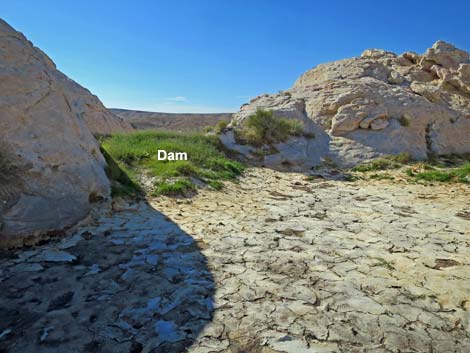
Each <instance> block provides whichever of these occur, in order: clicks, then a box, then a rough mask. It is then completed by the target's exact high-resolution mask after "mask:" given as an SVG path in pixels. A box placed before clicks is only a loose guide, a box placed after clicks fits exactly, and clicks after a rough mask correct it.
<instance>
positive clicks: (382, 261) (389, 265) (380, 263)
mask: <svg viewBox="0 0 470 353" xmlns="http://www.w3.org/2000/svg"><path fill="white" fill-rule="evenodd" d="M373 259H374V260H377V262H376V263H375V264H372V265H371V266H372V267H376V266H380V267H385V268H386V269H387V270H390V271H393V270H395V267H394V266H393V264H392V263H391V262H389V261H387V260H385V259H384V258H381V257H374V258H373Z"/></svg>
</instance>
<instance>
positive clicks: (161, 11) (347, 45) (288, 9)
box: [0, 0, 470, 112]
mask: <svg viewBox="0 0 470 353" xmlns="http://www.w3.org/2000/svg"><path fill="white" fill-rule="evenodd" d="M469 13H470V3H469V2H468V1H446V2H442V1H430V0H429V1H414V2H412V1H387V2H381V1H333V0H330V1H313V0H312V1H307V0H306V1H301V0H291V1H278V0H263V1H262V0H251V1H245V0H243V1H242V0H210V1H209V0H193V1H189V0H187V1H181V0H174V1H170V0H168V1H158V0H154V1H138V0H135V1H108V0H94V1H73V2H72V1H52V0H41V1H39V0H36V1H32V0H30V1H22V0H15V1H2V2H0V16H1V17H2V18H3V19H5V20H6V21H7V22H9V23H10V25H12V26H14V27H15V28H16V29H17V30H19V31H21V32H23V33H24V34H25V35H26V36H27V37H28V38H29V39H30V40H31V41H33V43H34V44H35V45H36V46H38V47H40V48H41V49H43V50H44V51H45V52H46V53H47V54H48V55H49V56H50V57H51V58H52V59H53V60H54V61H55V63H56V64H57V66H58V68H59V69H60V70H61V71H63V72H64V73H66V74H67V75H68V76H69V77H71V78H73V79H74V80H76V81H77V82H79V83H80V84H82V85H83V86H85V87H87V88H88V89H90V90H91V91H92V92H93V93H95V94H97V95H98V96H99V97H100V98H101V100H102V101H103V102H104V104H105V105H106V106H107V107H119V108H129V109H141V110H151V111H167V112H223V111H235V110H237V109H238V108H239V106H240V105H241V104H243V103H244V102H246V101H248V100H249V98H250V97H254V96H257V95H259V94H262V93H275V92H277V91H279V90H283V89H287V88H289V87H290V86H291V85H292V84H293V82H294V81H295V80H296V79H297V77H298V76H299V75H300V74H301V73H302V72H304V71H306V70H307V69H309V68H312V67H313V66H315V65H317V64H319V63H322V62H327V61H332V60H337V59H342V58H346V57H351V56H358V55H360V53H361V52H362V51H363V50H364V49H366V48H383V49H386V50H391V51H394V52H398V53H401V52H403V51H407V50H412V51H416V52H419V53H421V52H424V50H425V49H426V48H428V47H429V46H431V45H432V44H433V42H434V41H436V40H438V39H443V40H447V41H450V42H452V43H454V44H456V45H457V46H459V47H461V48H463V49H465V50H470V26H469Z"/></svg>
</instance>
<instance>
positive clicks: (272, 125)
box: [235, 109, 304, 147]
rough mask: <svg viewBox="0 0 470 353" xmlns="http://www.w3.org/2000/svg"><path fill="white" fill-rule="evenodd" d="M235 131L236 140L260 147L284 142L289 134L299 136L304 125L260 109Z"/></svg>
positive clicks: (298, 121)
mask: <svg viewBox="0 0 470 353" xmlns="http://www.w3.org/2000/svg"><path fill="white" fill-rule="evenodd" d="M235 132H236V137H237V140H238V142H240V143H243V144H249V145H253V146H257V147H260V146H262V145H265V144H266V145H273V144H276V143H280V142H285V141H286V140H287V139H288V138H289V137H290V136H301V135H302V134H303V133H304V126H303V123H302V122H301V121H300V120H297V119H285V118H279V117H275V116H274V114H273V112H272V111H268V110H261V109H260V110H258V111H257V112H256V113H255V114H253V115H250V116H249V117H248V118H247V119H246V120H245V121H244V124H243V126H242V127H241V128H239V129H236V130H235Z"/></svg>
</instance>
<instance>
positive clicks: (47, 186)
mask: <svg viewBox="0 0 470 353" xmlns="http://www.w3.org/2000/svg"><path fill="white" fill-rule="evenodd" d="M127 129H130V127H129V125H127V124H126V123H124V122H123V121H121V120H120V119H119V118H117V117H115V116H114V115H113V114H111V113H110V112H108V111H107V110H106V108H105V107H104V106H103V105H102V104H101V102H100V101H99V100H98V98H96V97H95V96H93V95H91V94H90V92H89V91H88V90H86V89H85V88H83V87H81V86H80V85H78V84H77V83H75V82H74V81H72V80H70V79H69V78H67V77H66V76H65V75H64V74H62V73H61V72H59V71H58V70H57V69H56V67H55V65H54V63H53V62H52V61H51V60H50V59H49V58H48V57H47V56H46V55H45V54H44V53H43V52H42V51H41V50H39V49H38V48H35V47H34V46H33V45H32V44H31V43H30V42H29V41H28V40H27V39H26V38H25V37H24V36H23V35H22V34H21V33H19V32H17V31H15V30H14V29H13V28H11V27H10V26H9V25H8V24H7V23H5V22H4V21H1V20H0V163H1V164H2V165H0V246H16V245H21V244H24V243H31V242H34V241H35V240H37V239H38V237H39V236H40V235H44V234H47V233H49V232H57V231H59V230H62V229H64V228H67V227H69V226H71V225H73V224H74V223H76V222H77V221H79V220H80V219H82V218H84V217H85V216H86V215H87V213H88V212H89V209H90V204H91V203H92V202H93V201H95V200H97V199H100V198H105V197H107V196H108V195H109V181H108V179H107V177H106V175H105V172H104V167H105V161H104V159H103V156H102V155H101V153H100V149H99V145H98V143H97V141H96V140H95V138H94V137H93V135H92V133H110V132H113V131H124V130H127ZM90 130H91V131H90Z"/></svg>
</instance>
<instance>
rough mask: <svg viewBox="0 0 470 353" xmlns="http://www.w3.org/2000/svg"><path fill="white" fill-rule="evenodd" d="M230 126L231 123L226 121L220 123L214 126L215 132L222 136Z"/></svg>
mask: <svg viewBox="0 0 470 353" xmlns="http://www.w3.org/2000/svg"><path fill="white" fill-rule="evenodd" d="M228 124H229V122H228V121H226V120H220V121H218V122H217V124H215V126H214V132H215V133H216V134H220V133H221V132H222V131H224V130H225V129H226V128H227V126H228Z"/></svg>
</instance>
